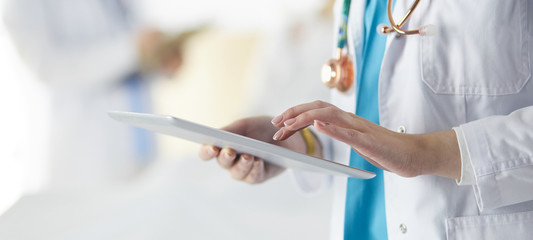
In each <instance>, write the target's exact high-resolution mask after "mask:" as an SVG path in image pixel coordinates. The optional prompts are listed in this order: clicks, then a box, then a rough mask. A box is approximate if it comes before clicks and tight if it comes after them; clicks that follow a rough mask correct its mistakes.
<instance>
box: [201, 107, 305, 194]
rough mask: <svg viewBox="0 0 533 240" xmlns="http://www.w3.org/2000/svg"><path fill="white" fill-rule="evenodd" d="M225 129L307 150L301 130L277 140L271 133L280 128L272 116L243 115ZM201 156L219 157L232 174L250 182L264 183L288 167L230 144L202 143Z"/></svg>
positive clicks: (291, 147) (287, 146) (299, 150)
mask: <svg viewBox="0 0 533 240" xmlns="http://www.w3.org/2000/svg"><path fill="white" fill-rule="evenodd" d="M222 130H225V131H228V132H233V133H236V134H239V135H243V136H246V137H250V138H254V139H257V140H260V141H263V142H267V143H271V144H275V145H278V146H281V147H285V148H288V149H290V150H293V151H297V152H301V153H305V150H306V146H305V141H304V140H303V138H302V136H301V135H300V134H295V135H293V136H292V137H290V138H288V139H286V140H284V141H274V140H273V139H272V136H273V135H274V134H275V133H276V131H278V128H276V127H274V126H273V125H272V123H271V118H270V117H253V118H245V119H241V120H238V121H235V122H233V123H232V124H230V125H229V126H226V127H224V128H222ZM199 156H200V158H202V159H204V160H209V159H212V158H216V159H217V162H218V164H219V165H220V166H221V167H223V168H225V169H227V170H228V171H229V172H230V174H231V176H232V177H233V178H235V179H237V180H242V181H244V182H247V183H250V184H256V183H262V182H264V181H266V180H268V179H270V178H272V177H275V176H277V175H279V174H280V173H282V172H283V170H285V168H282V167H279V166H276V165H273V164H270V163H267V162H265V161H263V160H262V159H260V158H258V157H254V156H252V155H249V154H246V153H242V154H239V153H237V152H236V151H235V150H233V149H230V148H223V149H220V148H218V147H216V146H211V145H203V146H202V148H201V149H200V152H199Z"/></svg>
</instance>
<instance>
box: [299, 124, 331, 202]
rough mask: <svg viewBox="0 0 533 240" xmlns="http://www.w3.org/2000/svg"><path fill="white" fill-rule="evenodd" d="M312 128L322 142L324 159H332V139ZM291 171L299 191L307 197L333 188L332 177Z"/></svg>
mask: <svg viewBox="0 0 533 240" xmlns="http://www.w3.org/2000/svg"><path fill="white" fill-rule="evenodd" d="M310 128H311V131H313V134H315V136H317V137H318V139H319V141H320V144H321V146H322V153H323V156H324V158H325V159H332V158H331V157H332V156H331V155H332V154H331V152H332V151H331V139H330V138H329V137H328V136H325V135H324V134H321V133H319V132H317V131H315V130H314V129H313V127H310ZM290 171H291V173H292V176H293V179H294V182H295V183H296V185H297V186H298V189H300V190H301V192H302V193H304V194H306V195H318V194H320V193H322V192H324V191H326V190H327V189H328V188H329V187H330V186H331V182H332V177H331V176H330V175H327V174H323V173H316V172H308V171H302V170H297V169H291V170H290Z"/></svg>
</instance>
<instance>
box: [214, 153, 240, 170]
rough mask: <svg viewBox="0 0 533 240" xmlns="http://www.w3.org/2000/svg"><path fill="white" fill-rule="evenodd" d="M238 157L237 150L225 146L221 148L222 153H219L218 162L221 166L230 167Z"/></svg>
mask: <svg viewBox="0 0 533 240" xmlns="http://www.w3.org/2000/svg"><path fill="white" fill-rule="evenodd" d="M236 157H237V153H236V152H235V150H233V149H231V148H223V149H222V150H220V154H218V157H217V162H218V164H219V165H220V166H221V167H223V168H225V169H229V168H230V167H231V166H232V165H233V162H234V161H235V158H236Z"/></svg>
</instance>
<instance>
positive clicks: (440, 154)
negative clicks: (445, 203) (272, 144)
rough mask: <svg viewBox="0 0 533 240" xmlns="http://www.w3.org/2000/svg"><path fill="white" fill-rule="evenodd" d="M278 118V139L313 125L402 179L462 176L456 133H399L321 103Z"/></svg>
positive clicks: (303, 106)
mask: <svg viewBox="0 0 533 240" xmlns="http://www.w3.org/2000/svg"><path fill="white" fill-rule="evenodd" d="M275 119H277V120H278V121H275V122H273V124H274V126H276V127H280V128H281V129H280V130H279V131H280V137H279V138H278V140H284V139H286V138H288V137H289V136H291V135H292V134H294V133H295V132H296V131H298V130H299V129H302V128H304V127H306V126H308V125H312V124H314V127H315V129H316V130H318V131H319V132H322V133H324V134H326V135H328V136H330V137H332V138H334V139H337V140H339V141H342V142H344V143H346V144H348V145H350V146H351V147H352V148H353V149H354V150H355V152H357V153H358V154H359V155H361V156H362V157H363V158H365V159H366V160H367V161H368V162H370V163H371V164H373V165H374V166H377V167H379V168H381V169H384V170H387V171H390V172H394V173H396V174H398V175H400V176H404V177H415V176H418V175H424V174H432V175H438V176H443V177H447V178H451V179H459V178H460V175H461V160H460V153H459V146H458V143H457V139H456V136H455V132H454V131H453V130H447V131H441V132H435V133H427V134H405V133H397V132H394V131H391V130H388V129H386V128H384V127H381V126H379V125H377V124H374V123H373V122H370V121H368V120H366V119H364V118H361V117H359V116H356V115H355V114H353V113H349V112H345V111H343V110H341V109H339V108H337V107H335V106H334V105H331V104H329V103H325V102H322V101H315V102H312V103H306V104H302V105H298V106H295V107H292V108H290V109H288V110H286V111H285V112H283V113H282V114H281V115H280V116H279V117H277V118H275Z"/></svg>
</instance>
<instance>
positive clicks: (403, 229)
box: [400, 223, 407, 234]
mask: <svg viewBox="0 0 533 240" xmlns="http://www.w3.org/2000/svg"><path fill="white" fill-rule="evenodd" d="M400 232H401V233H404V234H405V233H407V226H405V224H403V223H402V224H400Z"/></svg>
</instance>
